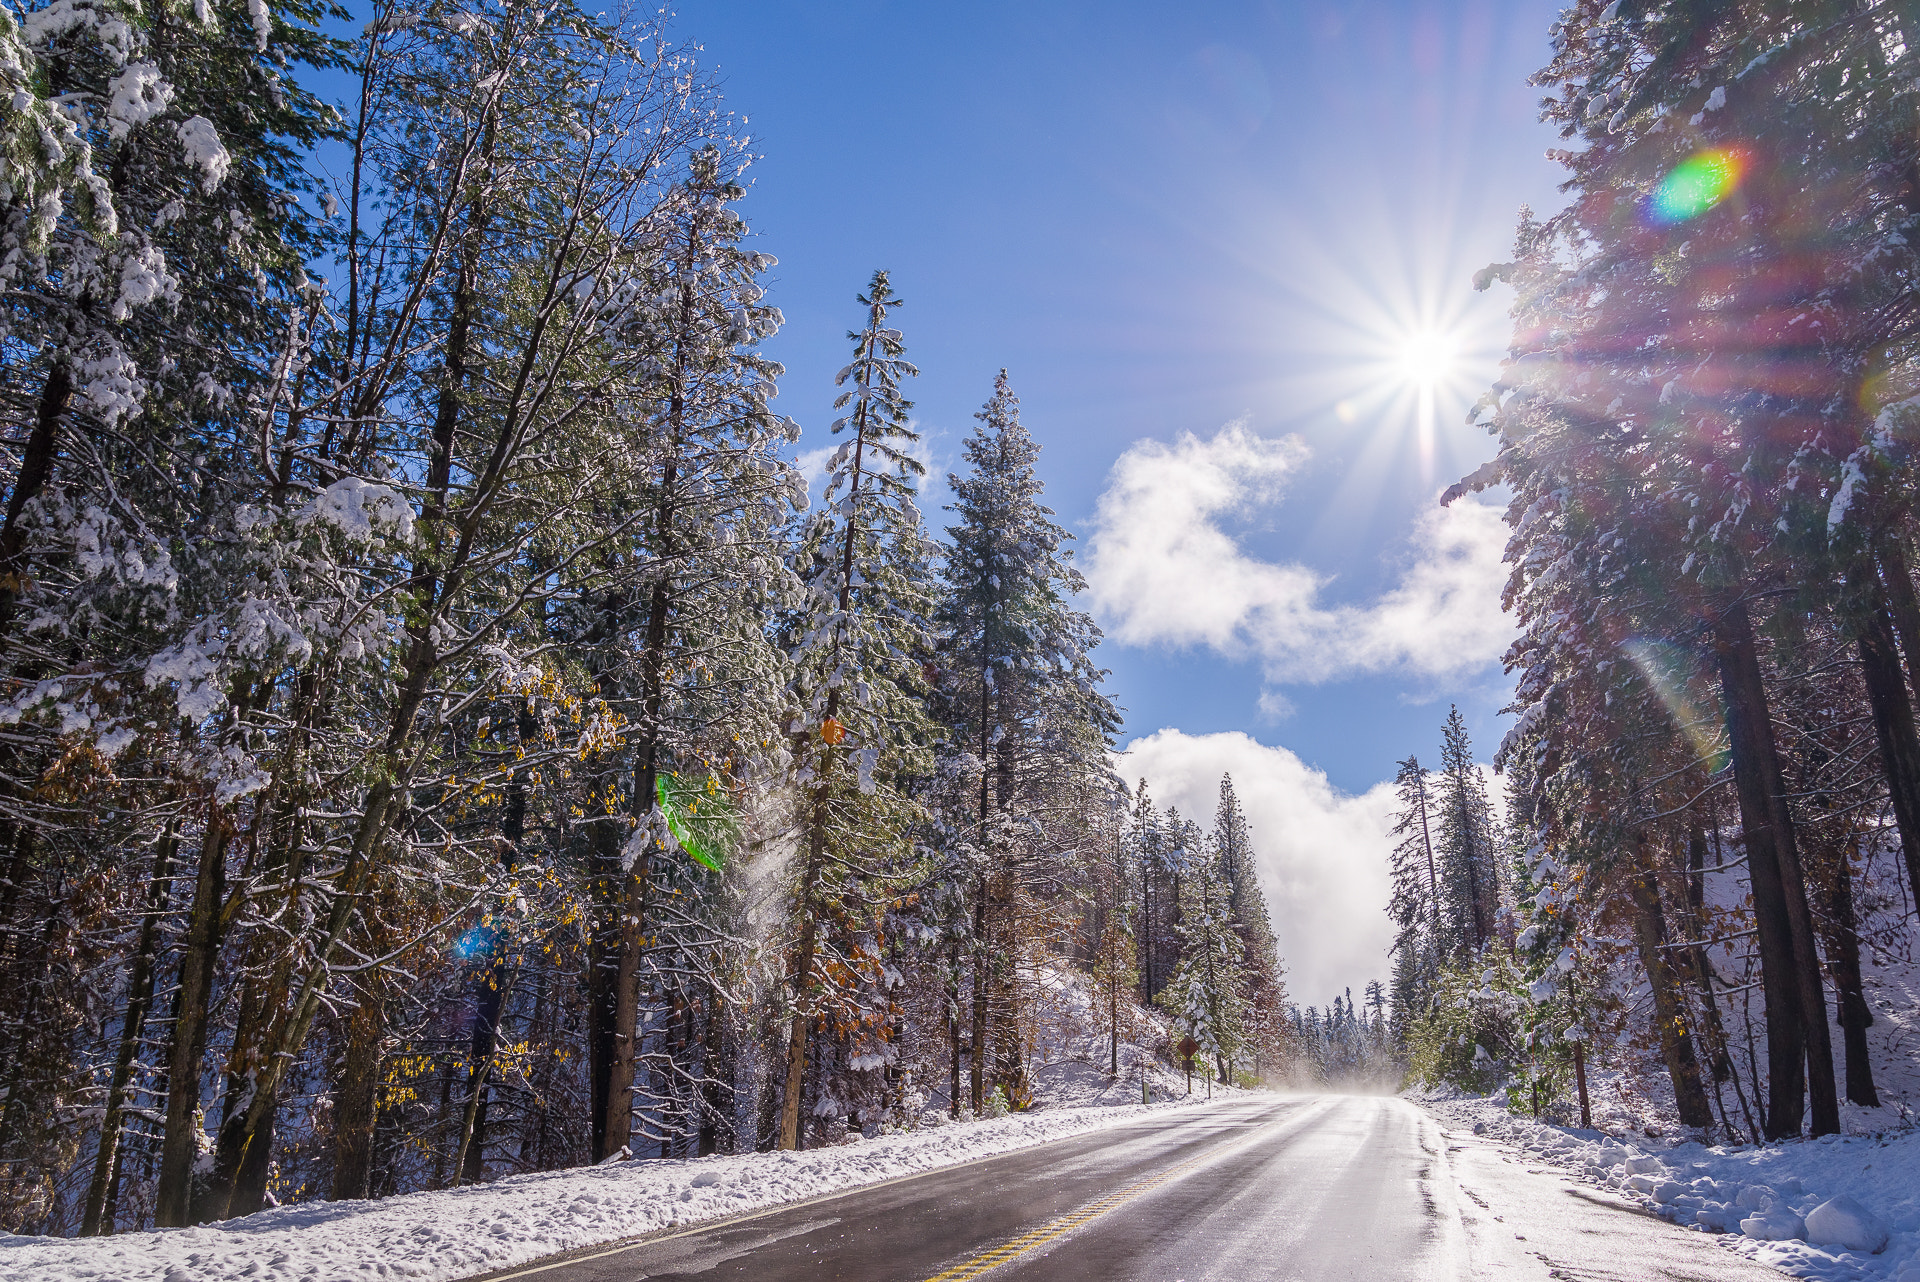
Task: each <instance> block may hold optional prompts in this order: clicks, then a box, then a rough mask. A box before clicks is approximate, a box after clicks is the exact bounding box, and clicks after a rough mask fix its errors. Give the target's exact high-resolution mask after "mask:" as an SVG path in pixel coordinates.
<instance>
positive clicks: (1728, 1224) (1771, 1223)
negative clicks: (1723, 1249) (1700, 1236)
mask: <svg viewBox="0 0 1920 1282" xmlns="http://www.w3.org/2000/svg"><path fill="white" fill-rule="evenodd" d="M1418 1102H1419V1103H1421V1104H1422V1105H1423V1106H1424V1107H1426V1108H1427V1109H1428V1110H1429V1111H1430V1112H1433V1113H1434V1114H1436V1115H1438V1116H1439V1117H1440V1118H1441V1119H1442V1120H1443V1121H1445V1122H1446V1123H1447V1124H1449V1125H1451V1126H1456V1127H1461V1128H1468V1129H1471V1130H1472V1131H1473V1132H1474V1133H1475V1134H1477V1135H1483V1136H1487V1137H1490V1138H1493V1139H1497V1140H1501V1141H1503V1142H1505V1143H1507V1144H1509V1145H1511V1146H1513V1147H1515V1148H1517V1149H1520V1150H1521V1151H1522V1154H1523V1156H1524V1157H1525V1158H1526V1159H1527V1160H1528V1161H1531V1162H1539V1163H1542V1164H1546V1165H1552V1166H1558V1167H1562V1168H1565V1169H1567V1170H1570V1171H1574V1172H1577V1173H1578V1174H1579V1176H1580V1177H1582V1178H1584V1179H1585V1180H1587V1181H1588V1182H1589V1183H1592V1184H1596V1185H1599V1186H1600V1187H1602V1188H1606V1189H1611V1190H1614V1191H1615V1192H1617V1193H1619V1194H1621V1195H1623V1196H1625V1197H1628V1198H1631V1199H1633V1200H1635V1201H1638V1202H1639V1203H1640V1204H1641V1205H1642V1206H1643V1207H1644V1208H1645V1209H1647V1210H1648V1211H1651V1212H1653V1213H1654V1214H1656V1215H1658V1216H1660V1217H1661V1218H1662V1219H1666V1220H1671V1221H1672V1222H1673V1223H1675V1224H1679V1225H1683V1226H1687V1227H1690V1228H1693V1229H1695V1230H1697V1231H1699V1232H1703V1233H1720V1234H1725V1235H1726V1236H1725V1237H1724V1238H1723V1241H1724V1242H1725V1243H1726V1245H1727V1246H1728V1247H1730V1248H1731V1249H1733V1250H1735V1251H1737V1252H1739V1253H1740V1254H1742V1255H1745V1256H1747V1257H1749V1258H1751V1259H1754V1260H1757V1261H1759V1262H1761V1263H1763V1264H1769V1265H1772V1266H1773V1267H1774V1268H1776V1269H1779V1270H1781V1271H1782V1272H1784V1273H1790V1274H1792V1275H1793V1276H1795V1277H1802V1278H1815V1279H1819V1280H1820V1282H1853V1280H1854V1279H1861V1278H1871V1279H1882V1278H1884V1279H1891V1280H1892V1282H1920V1130H1913V1129H1907V1130H1894V1131H1885V1132H1882V1133H1880V1134H1876V1135H1846V1136H1840V1135H1826V1136H1822V1137H1821V1138H1819V1139H1817V1140H1793V1141H1789V1142H1787V1143H1782V1144H1767V1145H1761V1146H1758V1147H1753V1146H1740V1147H1732V1146H1715V1147H1710V1146H1708V1145H1705V1144H1701V1143H1699V1142H1698V1141H1691V1140H1689V1141H1681V1140H1674V1139H1642V1138H1638V1137H1634V1136H1627V1137H1626V1138H1619V1137H1616V1136H1614V1135H1609V1134H1606V1133H1604V1132H1601V1131H1588V1130H1580V1129H1578V1128H1574V1127H1560V1126H1549V1125H1547V1124H1545V1123H1541V1122H1535V1121H1533V1120H1531V1119H1529V1118H1523V1117H1514V1116H1512V1115H1511V1114H1509V1113H1508V1112H1507V1111H1506V1109H1505V1107H1504V1106H1503V1105H1501V1104H1500V1103H1498V1102H1496V1101H1493V1100H1484V1099H1467V1100H1431V1099H1427V1100H1419V1101H1418Z"/></svg>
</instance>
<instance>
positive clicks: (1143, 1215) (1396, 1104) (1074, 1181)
mask: <svg viewBox="0 0 1920 1282" xmlns="http://www.w3.org/2000/svg"><path fill="white" fill-rule="evenodd" d="M488 1276H489V1277H490V1278H491V1279H493V1280H494V1282H506V1279H510V1278H514V1279H518V1278H526V1279H539V1282H638V1280H639V1279H643V1278H645V1279H659V1280H661V1282H665V1280H667V1279H682V1280H686V1282H694V1280H696V1279H697V1280H698V1282H726V1280H730V1279H752V1280H753V1282H800V1280H801V1279H805V1280H807V1282H821V1280H825V1279H847V1280H849V1282H855V1280H857V1282H972V1279H975V1278H982V1279H991V1280H992V1282H1000V1280H1001V1279H1008V1280H1013V1279H1018V1280H1020V1282H1077V1280H1081V1279H1086V1280H1089V1282H1090V1280H1092V1279H1103V1280H1104V1279H1135V1278H1137V1279H1155V1280H1156V1282H1240V1280H1242V1279H1268V1278H1271V1279H1298V1280H1300V1282H1323V1280H1324V1282H1337V1280H1340V1279H1356V1280H1358V1279H1367V1280H1369V1282H1373V1280H1378V1282H1395V1280H1396V1279H1409V1280H1412V1279H1436V1280H1437V1279H1449V1280H1451V1279H1468V1278H1474V1279H1478V1278H1496V1279H1506V1278H1515V1279H1521V1278H1525V1279H1536V1278H1537V1279H1548V1278H1562V1279H1578V1280H1579V1282H1603V1280H1611V1279H1622V1280H1625V1279H1632V1280H1634V1282H1644V1280H1648V1279H1663V1278H1664V1279H1678V1280H1685V1282H1694V1280H1698V1282H1707V1280H1708V1279H1713V1280H1714V1282H1723V1280H1725V1279H1752V1280H1755V1282H1757V1280H1760V1279H1767V1280H1777V1279H1778V1278H1780V1277H1781V1275H1780V1274H1777V1273H1774V1272H1772V1271H1771V1270H1768V1269H1764V1268H1761V1267H1759V1266H1757V1265H1753V1264H1750V1263H1749V1262H1747V1261H1745V1260H1743V1259H1740V1258H1739V1257H1736V1256H1734V1255H1733V1254H1731V1253H1730V1252H1727V1251H1725V1250H1722V1249H1719V1248H1717V1247H1716V1246H1715V1245H1714V1244H1713V1243H1712V1241H1711V1240H1710V1239H1709V1238H1708V1237H1707V1236H1705V1235H1702V1234H1698V1233H1688V1232H1684V1231H1682V1230H1679V1229H1676V1228H1674V1227H1673V1226H1672V1225H1668V1224H1664V1223H1662V1222H1660V1221H1657V1220H1653V1219H1650V1218H1648V1217H1646V1216H1643V1215H1641V1214H1639V1213H1637V1212H1635V1211H1632V1210H1629V1209H1626V1208H1625V1207H1623V1206H1621V1205H1619V1204H1617V1203H1612V1202H1609V1201H1608V1200H1606V1199H1604V1198H1599V1197H1596V1196H1595V1195H1593V1194H1592V1192H1591V1191H1590V1190H1584V1189H1580V1188H1577V1187H1574V1186H1570V1185H1568V1184H1567V1183H1566V1182H1564V1181H1562V1180H1558V1179H1556V1178H1555V1177H1554V1176H1553V1175H1552V1174H1550V1173H1543V1172H1540V1171H1538V1170H1537V1169H1536V1170H1532V1171H1529V1170H1527V1169H1526V1168H1525V1167H1524V1165H1523V1164H1521V1163H1518V1162H1516V1161H1514V1160H1512V1159H1511V1158H1510V1157H1509V1156H1507V1155H1503V1154H1502V1153H1501V1152H1500V1151H1499V1150H1498V1149H1496V1148H1494V1147H1493V1146H1491V1145H1488V1144H1485V1143H1483V1142H1481V1141H1477V1140H1475V1139H1473V1137H1471V1136H1465V1135H1459V1134H1455V1133H1448V1132H1444V1131H1443V1130H1442V1129H1441V1127H1440V1126H1439V1125H1438V1124H1437V1123H1436V1122H1435V1121H1434V1120H1433V1118H1431V1117H1430V1116H1429V1115H1427V1114H1426V1113H1424V1112H1422V1111H1421V1110H1420V1109H1418V1108H1416V1107H1415V1106H1413V1105H1412V1104H1409V1103H1407V1102H1406V1101H1404V1100H1399V1099H1393V1098H1387V1097H1378V1096H1338V1095H1321V1096H1286V1097H1272V1096H1269V1097H1261V1098H1258V1099H1253V1100H1241V1101H1234V1102H1231V1103H1222V1104H1219V1105H1217V1106H1215V1107H1212V1108H1208V1109H1203V1110H1193V1111H1183V1112H1181V1113H1178V1114H1175V1115H1173V1116H1170V1117H1165V1118H1146V1119H1143V1120H1141V1121H1140V1122H1138V1123H1134V1124H1131V1125H1128V1126H1125V1127H1118V1128H1114V1129H1111V1130H1106V1131H1100V1132H1096V1133H1094V1134H1092V1135H1085V1136H1080V1137H1077V1138H1074V1139H1070V1140H1062V1141H1058V1142H1056V1143H1052V1144H1046V1145H1041V1146H1038V1147H1035V1148H1030V1149H1023V1150H1020V1151H1018V1152H1014V1153H1008V1154H1004V1155H1001V1156H999V1157H993V1158H987V1159H983V1160H981V1161H977V1162H970V1163H967V1164H964V1165H961V1166H954V1167H948V1168H945V1169H943V1170H938V1171H932V1172H928V1173H926V1174H924V1175H916V1176H911V1177H908V1178H905V1179H900V1180H895V1181H891V1182H888V1183H885V1184H879V1185H871V1186H868V1187H866V1188H861V1189H854V1190H850V1191H848V1192H846V1193H842V1194H838V1195H835V1196H832V1197H827V1198H820V1199H816V1200H814V1201H810V1202H804V1203H799V1204H795V1205H792V1206H788V1207H782V1208H778V1209H775V1210H771V1211H766V1212H762V1213H760V1214H757V1215H752V1216H745V1217H741V1218H739V1219H734V1220H727V1221H720V1222H717V1223H715V1224H712V1225H708V1226H703V1227H694V1228H691V1229H684V1230H678V1231H675V1232H670V1233H667V1234H661V1235H656V1236H653V1237H651V1238H648V1239H644V1240H641V1241H638V1242H634V1243H629V1244H626V1245H623V1246H618V1247H612V1248H597V1249H594V1250H589V1251H582V1252H578V1253H576V1254H574V1255H572V1256H568V1257H555V1258H553V1259H550V1260H546V1261H542V1262H539V1263H536V1264H532V1265H523V1266H521V1267H519V1268H516V1269H511V1270H507V1271H504V1272H501V1273H496V1274H491V1275H488Z"/></svg>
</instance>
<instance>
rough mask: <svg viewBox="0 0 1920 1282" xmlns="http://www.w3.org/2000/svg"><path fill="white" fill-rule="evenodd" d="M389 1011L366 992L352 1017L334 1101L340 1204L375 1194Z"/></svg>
mask: <svg viewBox="0 0 1920 1282" xmlns="http://www.w3.org/2000/svg"><path fill="white" fill-rule="evenodd" d="M386 1015H387V1012H386V1003H385V1002H384V1001H383V1000H382V999H381V997H380V995H379V994H377V993H374V992H362V993H361V995H360V1005H359V1006H358V1007H356V1008H355V1009H354V1011H353V1013H352V1014H351V1015H349V1016H348V1017H347V1021H346V1025H347V1048H346V1055H345V1059H344V1062H343V1064H342V1066H341V1070H340V1086H339V1089H338V1090H337V1091H335V1093H334V1102H333V1117H334V1126H333V1189H332V1192H331V1193H330V1194H329V1196H330V1197H331V1198H332V1199H333V1200H334V1201H336V1202H345V1201H352V1200H354V1199H358V1198H364V1197H366V1196H367V1195H368V1193H369V1192H370V1188H369V1183H370V1180H371V1177H372V1175H373V1135H374V1124H375V1121H376V1119H377V1118H378V1116H379V1112H378V1110H379V1092H380V1064H381V1061H382V1059H383V1056H382V1054H381V1044H382V1043H383V1042H384V1041H385V1040H386V1033H387V1018H386Z"/></svg>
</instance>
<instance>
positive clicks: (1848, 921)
mask: <svg viewBox="0 0 1920 1282" xmlns="http://www.w3.org/2000/svg"><path fill="white" fill-rule="evenodd" d="M1830 872H1831V879H1830V882H1829V885H1828V898H1827V904H1828V908H1829V915H1830V917H1831V920H1832V929H1831V931H1830V932H1829V934H1828V938H1827V959H1828V964H1829V968H1830V969H1831V970H1832V972H1833V987H1834V991H1835V993H1836V994H1838V997H1839V1004H1840V1012H1839V1014H1840V1034H1841V1037H1842V1039H1843V1044H1844V1046H1845V1047H1846V1056H1847V1069H1846V1073H1847V1098H1848V1099H1850V1100H1852V1101H1853V1102H1854V1103H1855V1104H1859V1105H1862V1106H1863V1107H1866V1108H1877V1107H1879V1104H1880V1094H1879V1092H1878V1091H1876V1090H1875V1089H1874V1086H1873V1065H1872V1064H1871V1063H1870V1062H1869V1061H1868V1058H1867V1029H1868V1027H1869V1026H1871V1025H1872V1023H1873V1008H1872V1007H1870V1006H1868V1005H1867V995H1866V992H1865V990H1864V988H1863V986H1862V984H1861V979H1860V936H1859V933H1858V928H1857V924H1856V922H1855V920H1854V911H1853V870H1852V868H1850V867H1849V866H1848V862H1847V852H1846V851H1844V850H1839V851H1835V852H1834V859H1833V862H1832V868H1831V870H1830Z"/></svg>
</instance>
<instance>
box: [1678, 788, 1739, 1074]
mask: <svg viewBox="0 0 1920 1282" xmlns="http://www.w3.org/2000/svg"><path fill="white" fill-rule="evenodd" d="M1706 865H1707V834H1706V830H1705V829H1704V828H1702V827H1701V826H1700V821H1699V820H1697V819H1696V820H1694V821H1693V823H1692V825H1691V826H1690V827H1689V828H1688V830H1687V938H1688V939H1690V940H1693V941H1694V943H1693V946H1692V947H1691V948H1689V949H1687V952H1686V956H1687V959H1688V961H1689V962H1690V963H1691V964H1692V971H1693V975H1692V978H1693V982H1694V985H1695V987H1697V988H1698V989H1699V990H1700V1004H1701V1006H1702V1008H1703V1009H1704V1010H1705V1012H1706V1014H1705V1018H1704V1021H1703V1022H1704V1023H1705V1025H1706V1027H1705V1029H1704V1030H1703V1040H1704V1041H1705V1042H1706V1044H1707V1056H1708V1062H1709V1063H1710V1064H1711V1065H1712V1068H1713V1080H1714V1081H1716V1082H1724V1081H1727V1080H1729V1079H1730V1078H1732V1076H1733V1056H1732V1055H1731V1054H1730V1053H1729V1052H1728V1050H1727V1030H1726V1025H1725V1024H1724V1023H1723V1022H1722V1021H1721V1018H1720V998H1719V994H1717V993H1716V992H1714V990H1713V959H1712V958H1711V957H1710V956H1708V955H1707V946H1706V944H1705V942H1704V940H1705V938H1706V930H1707V916H1706V895H1707V886H1706V873H1705V872H1704V869H1705V868H1706Z"/></svg>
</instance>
